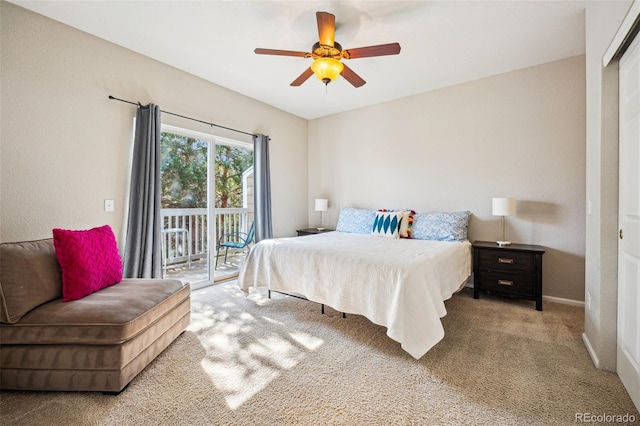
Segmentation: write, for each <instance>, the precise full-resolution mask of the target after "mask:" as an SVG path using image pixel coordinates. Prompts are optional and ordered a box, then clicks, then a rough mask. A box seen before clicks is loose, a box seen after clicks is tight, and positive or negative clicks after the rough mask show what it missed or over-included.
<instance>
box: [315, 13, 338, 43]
mask: <svg viewBox="0 0 640 426" xmlns="http://www.w3.org/2000/svg"><path fill="white" fill-rule="evenodd" d="M316 20H317V21H318V41H319V42H320V45H322V46H331V47H333V43H334V38H335V36H336V17H335V16H334V15H332V14H330V13H327V12H316Z"/></svg>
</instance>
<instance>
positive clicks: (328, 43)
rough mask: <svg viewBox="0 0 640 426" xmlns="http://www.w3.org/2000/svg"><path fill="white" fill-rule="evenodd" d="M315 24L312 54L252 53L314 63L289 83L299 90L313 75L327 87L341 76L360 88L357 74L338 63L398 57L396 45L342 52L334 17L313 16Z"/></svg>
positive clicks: (261, 50) (398, 47) (327, 14)
mask: <svg viewBox="0 0 640 426" xmlns="http://www.w3.org/2000/svg"><path fill="white" fill-rule="evenodd" d="M316 19H317V21H318V36H319V41H318V42H317V43H315V44H314V45H313V47H312V48H311V52H296V51H292V50H277V49H262V48H257V49H255V50H254V52H255V53H257V54H259V55H279V56H298V57H301V58H313V59H314V61H313V63H312V64H311V66H310V67H309V68H307V69H306V70H305V71H304V72H303V73H302V74H300V76H299V77H298V78H296V79H295V80H293V82H291V86H300V85H301V84H302V83H304V82H305V81H307V79H308V78H309V77H311V75H313V74H315V75H316V77H318V79H320V80H322V82H323V83H324V84H325V85H327V84H329V83H330V82H332V81H334V80H335V79H336V78H338V75H342V77H344V79H345V80H347V81H348V82H349V83H351V84H352V85H353V86H354V87H360V86H363V85H364V84H365V83H366V81H364V80H363V79H362V77H360V76H359V75H358V74H356V73H355V72H354V71H353V70H352V69H351V68H349V67H348V66H346V65H345V64H343V63H342V62H340V60H341V59H358V58H370V57H372V56H385V55H397V54H398V53H400V44H399V43H388V44H379V45H375V46H367V47H358V48H355V49H345V50H342V46H340V44H339V43H337V42H336V41H335V40H334V38H335V33H336V17H335V16H334V15H332V14H331V13H327V12H316Z"/></svg>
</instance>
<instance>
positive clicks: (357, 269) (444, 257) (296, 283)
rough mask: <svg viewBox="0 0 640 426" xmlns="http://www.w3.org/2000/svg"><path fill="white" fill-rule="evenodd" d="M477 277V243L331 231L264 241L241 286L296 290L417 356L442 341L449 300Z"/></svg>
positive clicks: (246, 268)
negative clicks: (375, 327) (373, 327)
mask: <svg viewBox="0 0 640 426" xmlns="http://www.w3.org/2000/svg"><path fill="white" fill-rule="evenodd" d="M470 275H471V243H469V242H468V241H463V242H443V241H425V240H409V239H399V240H395V239H390V238H381V237H374V236H371V235H363V234H350V233H343V232H327V233H323V234H318V235H310V236H304V237H295V238H277V239H272V240H263V241H260V242H259V243H258V244H256V245H255V246H254V247H253V248H252V249H251V251H250V253H249V255H248V257H247V260H246V261H245V263H244V265H243V268H242V270H241V272H240V278H239V280H238V282H239V285H240V287H241V288H242V289H243V290H244V291H248V290H249V288H250V287H252V286H254V287H267V288H269V289H271V290H274V291H281V292H285V293H297V294H301V295H303V296H305V297H306V298H307V299H309V300H311V301H314V302H318V303H324V304H325V305H328V306H331V307H332V308H334V309H336V310H338V311H340V312H346V313H352V314H359V315H364V316H365V317H367V318H368V319H369V320H371V321H372V322H374V323H376V324H379V325H383V326H385V327H387V335H388V336H389V337H391V338H392V339H394V340H396V341H397V342H399V343H400V344H401V345H402V348H403V349H404V350H405V351H407V352H408V353H409V354H410V355H411V356H413V357H414V358H416V359H418V358H420V357H422V356H423V355H424V354H425V353H427V351H428V350H429V349H431V348H432V347H433V346H434V345H435V344H436V343H438V342H439V341H440V340H441V339H442V338H443V337H444V329H443V327H442V323H441V321H440V318H442V317H443V316H445V315H446V313H447V311H446V309H445V306H444V301H445V300H447V299H449V298H450V297H451V296H452V295H453V293H455V292H456V291H458V290H460V289H461V288H462V286H463V285H464V284H465V282H466V281H467V279H468V278H469V276H470Z"/></svg>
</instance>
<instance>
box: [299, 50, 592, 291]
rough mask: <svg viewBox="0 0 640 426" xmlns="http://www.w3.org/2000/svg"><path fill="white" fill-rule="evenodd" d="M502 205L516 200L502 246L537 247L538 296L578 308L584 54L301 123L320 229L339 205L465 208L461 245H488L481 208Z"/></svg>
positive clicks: (494, 229) (492, 222)
mask: <svg viewBox="0 0 640 426" xmlns="http://www.w3.org/2000/svg"><path fill="white" fill-rule="evenodd" d="M504 196H509V197H515V198H516V199H517V200H518V213H517V215H516V216H512V217H509V218H507V224H508V227H507V237H508V239H510V240H511V241H512V242H517V243H527V244H539V245H543V246H545V247H546V250H547V252H546V254H545V255H544V262H543V264H544V271H543V274H544V294H545V295H547V296H555V297H561V298H567V299H574V300H584V299H583V298H584V252H585V239H584V226H585V207H584V206H585V57H584V56H577V57H573V58H569V59H565V60H561V61H557V62H552V63H548V64H544V65H540V66H536V67H532V68H528V69H524V70H520V71H515V72H510V73H507V74H502V75H497V76H494V77H490V78H485V79H482V80H478V81H473V82H470V83H466V84H461V85H458V86H454V87H449V88H445V89H442V90H437V91H433V92H429V93H424V94H420V95H416V96H412V97H409V98H405V99H401V100H396V101H391V102H386V103H383V104H379V105H375V106H371V107H368V108H362V109H359V110H355V111H350V112H346V113H341V114H337V115H334V116H331V117H325V118H320V119H316V120H312V121H310V123H309V197H310V199H312V198H316V197H323V198H328V199H329V202H330V211H329V212H328V214H327V216H326V217H327V218H330V219H325V220H326V222H325V223H331V224H333V225H335V223H336V221H337V216H338V212H339V208H340V206H353V207H362V208H373V209H375V208H413V209H415V210H417V211H423V212H427V211H455V210H463V209H464V210H471V212H472V213H473V216H472V219H471V223H470V230H469V239H470V240H472V241H473V240H489V241H495V240H496V239H498V238H499V237H500V234H501V231H500V219H499V218H497V217H494V216H492V215H491V198H492V197H504ZM311 201H312V200H310V201H309V202H310V203H311ZM309 208H310V215H309V216H310V217H309V220H310V223H314V222H317V220H318V217H317V214H316V213H315V212H314V211H313V206H311V204H309Z"/></svg>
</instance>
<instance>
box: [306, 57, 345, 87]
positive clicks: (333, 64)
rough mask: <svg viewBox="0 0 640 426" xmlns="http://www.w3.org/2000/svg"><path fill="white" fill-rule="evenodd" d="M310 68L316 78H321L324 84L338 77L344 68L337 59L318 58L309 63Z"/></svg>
mask: <svg viewBox="0 0 640 426" xmlns="http://www.w3.org/2000/svg"><path fill="white" fill-rule="evenodd" d="M311 69H312V70H313V73H314V74H315V75H316V77H318V80H321V81H322V82H323V83H324V84H325V85H326V84H329V83H330V82H332V81H334V80H335V79H336V78H338V76H339V75H340V73H341V72H342V70H343V69H344V65H343V64H342V62H340V61H339V60H337V59H333V58H318V59H316V60H315V61H313V63H312V64H311Z"/></svg>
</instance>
